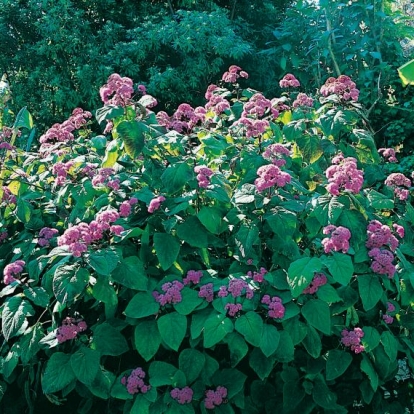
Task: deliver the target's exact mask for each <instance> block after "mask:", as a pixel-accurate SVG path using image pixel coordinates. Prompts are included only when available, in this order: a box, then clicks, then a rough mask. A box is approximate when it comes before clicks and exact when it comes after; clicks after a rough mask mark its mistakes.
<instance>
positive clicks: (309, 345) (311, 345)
mask: <svg viewBox="0 0 414 414" xmlns="http://www.w3.org/2000/svg"><path fill="white" fill-rule="evenodd" d="M306 328H307V334H306V336H305V338H303V341H302V343H303V346H304V347H305V349H306V350H307V351H308V354H309V355H310V356H311V357H312V358H315V359H316V358H319V356H320V354H321V351H322V341H321V337H320V336H319V333H318V332H316V330H315V329H314V328H312V326H309V325H308V326H307V327H306Z"/></svg>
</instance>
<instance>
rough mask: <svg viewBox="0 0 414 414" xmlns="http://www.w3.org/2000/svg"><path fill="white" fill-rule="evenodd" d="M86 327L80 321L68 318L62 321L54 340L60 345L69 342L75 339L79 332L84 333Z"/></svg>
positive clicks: (84, 323) (83, 322)
mask: <svg viewBox="0 0 414 414" xmlns="http://www.w3.org/2000/svg"><path fill="white" fill-rule="evenodd" d="M87 328H88V326H87V325H86V322H85V321H83V320H82V319H80V320H79V319H74V318H70V317H69V316H68V317H67V318H65V319H64V320H63V321H62V325H61V326H59V328H58V329H57V332H56V339H57V340H58V342H59V343H60V344H61V343H62V342H66V341H70V340H71V339H74V338H76V336H77V335H78V333H79V332H83V331H86V329H87Z"/></svg>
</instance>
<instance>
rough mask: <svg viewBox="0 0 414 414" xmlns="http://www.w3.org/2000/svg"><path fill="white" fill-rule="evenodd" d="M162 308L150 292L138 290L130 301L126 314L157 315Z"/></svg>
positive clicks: (135, 315)
mask: <svg viewBox="0 0 414 414" xmlns="http://www.w3.org/2000/svg"><path fill="white" fill-rule="evenodd" d="M159 309H160V304H159V303H158V302H157V301H156V300H155V299H154V296H152V294H151V293H149V292H138V293H137V294H136V295H135V296H134V297H133V298H132V299H131V300H130V301H129V303H128V305H127V307H126V309H125V315H126V316H128V317H130V318H137V319H139V318H145V317H146V316H151V315H154V316H155V315H156V314H157V313H158V311H159Z"/></svg>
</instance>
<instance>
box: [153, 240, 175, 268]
mask: <svg viewBox="0 0 414 414" xmlns="http://www.w3.org/2000/svg"><path fill="white" fill-rule="evenodd" d="M154 247H155V253H156V254H157V257H158V260H159V261H160V265H161V267H162V268H163V270H167V269H169V268H170V267H171V265H172V264H173V263H174V262H175V261H176V260H177V257H178V253H179V252H180V242H179V241H178V239H177V238H176V237H174V236H172V235H171V234H167V233H155V234H154Z"/></svg>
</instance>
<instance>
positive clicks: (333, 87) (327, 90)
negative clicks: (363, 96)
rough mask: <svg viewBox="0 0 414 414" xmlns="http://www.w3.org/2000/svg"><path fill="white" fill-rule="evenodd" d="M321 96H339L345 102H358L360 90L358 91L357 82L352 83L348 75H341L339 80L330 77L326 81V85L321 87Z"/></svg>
mask: <svg viewBox="0 0 414 414" xmlns="http://www.w3.org/2000/svg"><path fill="white" fill-rule="evenodd" d="M320 92H321V95H322V96H325V97H326V96H329V95H337V96H338V97H339V98H341V99H342V100H344V101H351V100H352V101H354V102H356V101H358V97H359V90H358V89H356V85H355V82H352V80H351V78H350V77H349V76H346V75H340V76H338V78H337V79H336V78H333V77H330V78H328V79H327V80H326V82H325V84H324V85H322V87H321V91H320Z"/></svg>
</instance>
